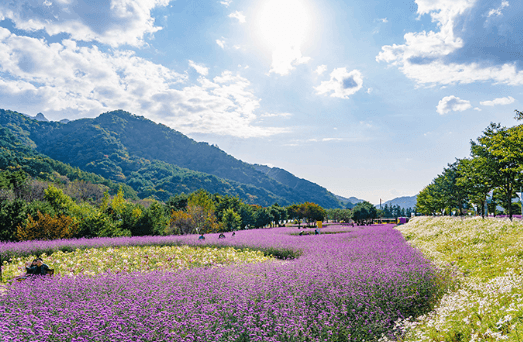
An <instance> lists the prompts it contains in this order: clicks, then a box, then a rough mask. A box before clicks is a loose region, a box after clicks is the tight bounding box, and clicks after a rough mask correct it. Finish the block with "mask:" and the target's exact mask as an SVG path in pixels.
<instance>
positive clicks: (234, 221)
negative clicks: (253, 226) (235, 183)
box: [221, 208, 242, 232]
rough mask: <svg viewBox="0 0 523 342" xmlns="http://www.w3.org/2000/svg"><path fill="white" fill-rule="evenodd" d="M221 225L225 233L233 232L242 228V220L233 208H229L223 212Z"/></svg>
mask: <svg viewBox="0 0 523 342" xmlns="http://www.w3.org/2000/svg"><path fill="white" fill-rule="evenodd" d="M221 223H222V227H223V228H222V229H223V231H226V232H232V231H235V230H238V229H239V228H240V226H241V223H242V218H241V217H240V215H238V213H236V212H235V211H234V210H233V209H232V208H229V209H227V210H225V211H224V212H223V216H222V221H221Z"/></svg>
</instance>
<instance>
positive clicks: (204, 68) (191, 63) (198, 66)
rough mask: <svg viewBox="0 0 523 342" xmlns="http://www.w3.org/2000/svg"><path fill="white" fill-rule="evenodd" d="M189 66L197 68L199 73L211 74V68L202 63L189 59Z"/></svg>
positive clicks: (203, 74)
mask: <svg viewBox="0 0 523 342" xmlns="http://www.w3.org/2000/svg"><path fill="white" fill-rule="evenodd" d="M189 66H190V67H191V68H193V69H194V70H196V72H197V73H199V74H200V75H202V76H207V75H208V74H209V68H206V67H205V66H203V65H201V64H196V63H194V62H193V61H191V60H189Z"/></svg>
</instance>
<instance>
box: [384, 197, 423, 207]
mask: <svg viewBox="0 0 523 342" xmlns="http://www.w3.org/2000/svg"><path fill="white" fill-rule="evenodd" d="M417 198H418V195H414V196H403V197H397V198H394V199H391V200H390V201H386V202H383V203H382V204H381V205H382V206H384V205H385V204H388V205H389V206H391V205H393V206H394V205H399V206H400V207H402V208H405V209H406V208H414V207H415V206H416V200H417ZM379 206H380V205H379V204H376V207H378V208H379Z"/></svg>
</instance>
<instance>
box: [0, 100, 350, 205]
mask: <svg viewBox="0 0 523 342" xmlns="http://www.w3.org/2000/svg"><path fill="white" fill-rule="evenodd" d="M0 126H3V127H6V128H8V129H9V130H10V131H11V132H12V133H13V134H14V135H15V136H16V137H17V138H18V139H19V140H20V141H21V142H22V143H24V144H25V145H27V146H29V147H31V148H34V149H35V150H36V151H38V152H39V153H43V154H45V155H47V156H49V157H51V158H53V159H56V160H59V161H61V162H64V163H69V164H71V165H73V166H76V167H78V168H80V169H81V170H85V171H88V172H93V173H96V174H99V175H101V176H103V177H105V178H107V179H111V180H113V181H116V182H123V183H125V184H127V185H129V186H131V187H132V188H133V189H135V190H136V192H137V193H138V196H140V197H142V198H143V197H148V196H154V197H156V198H158V199H160V200H166V199H167V198H169V196H171V195H174V194H176V193H180V192H186V193H188V192H191V191H194V190H197V189H199V188H204V189H206V190H208V191H209V192H211V193H221V194H229V195H231V196H239V197H240V198H241V199H242V200H244V201H245V202H247V203H252V204H260V205H264V206H265V205H271V204H273V203H275V202H278V203H279V204H280V205H288V204H292V203H301V202H305V201H310V202H314V203H317V204H319V205H321V206H322V207H325V208H336V207H340V202H339V201H338V200H337V199H336V197H335V196H334V195H333V194H332V193H330V192H329V191H327V190H326V189H325V188H322V187H321V186H319V185H317V184H314V183H312V182H309V181H306V180H303V179H300V178H297V177H295V176H293V175H292V174H290V173H288V172H287V171H285V170H282V169H275V168H270V169H271V170H268V169H264V168H262V167H260V166H253V165H250V164H248V163H244V162H242V161H240V160H238V159H236V158H234V157H232V156H230V155H228V154H227V153H225V152H224V151H222V150H220V149H219V148H218V147H216V146H211V145H209V144H207V143H205V142H196V141H194V140H193V139H190V138H188V137H187V136H185V135H183V134H182V133H180V132H178V131H175V130H173V129H171V128H169V127H167V126H165V125H162V124H156V123H154V122H153V121H151V120H148V119H145V118H144V117H141V116H136V115H133V114H130V113H128V112H125V111H121V110H119V111H113V112H108V113H104V114H101V115H100V116H98V117H97V118H95V119H88V118H85V119H79V120H74V121H70V122H47V121H36V120H32V119H30V118H28V117H27V116H24V115H22V114H20V113H17V112H13V111H6V110H0ZM272 169H275V170H272Z"/></svg>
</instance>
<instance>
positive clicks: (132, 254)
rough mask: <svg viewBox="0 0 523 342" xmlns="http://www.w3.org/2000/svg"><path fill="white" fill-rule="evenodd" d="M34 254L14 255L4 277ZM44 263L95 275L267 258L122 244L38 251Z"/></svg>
mask: <svg viewBox="0 0 523 342" xmlns="http://www.w3.org/2000/svg"><path fill="white" fill-rule="evenodd" d="M34 258H36V256H30V257H29V258H26V257H23V258H22V257H18V258H15V259H12V261H11V262H10V263H6V265H5V267H4V270H3V273H4V277H5V278H6V279H11V278H14V277H15V276H18V275H20V274H23V273H25V262H26V261H28V260H32V259H34ZM42 258H43V259H44V261H45V263H46V264H47V265H48V266H49V267H50V268H52V269H54V271H55V273H57V274H60V275H69V276H75V275H80V274H84V275H91V276H94V275H97V274H103V273H131V272H142V273H148V272H152V271H157V270H160V271H162V270H163V271H171V272H172V271H176V270H181V269H188V268H194V267H213V266H225V265H230V264H233V263H250V262H261V261H267V260H269V259H270V258H269V257H267V256H265V255H264V254H263V253H262V252H260V251H250V250H238V249H235V248H232V247H228V248H210V247H209V248H199V247H190V246H143V247H139V246H129V247H127V246H124V247H109V248H90V249H77V250H75V251H73V252H62V251H58V252H55V253H53V254H51V255H49V256H47V255H45V254H44V255H42Z"/></svg>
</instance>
